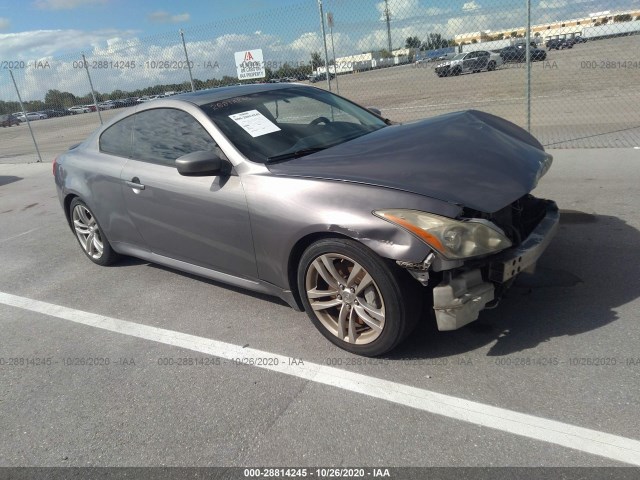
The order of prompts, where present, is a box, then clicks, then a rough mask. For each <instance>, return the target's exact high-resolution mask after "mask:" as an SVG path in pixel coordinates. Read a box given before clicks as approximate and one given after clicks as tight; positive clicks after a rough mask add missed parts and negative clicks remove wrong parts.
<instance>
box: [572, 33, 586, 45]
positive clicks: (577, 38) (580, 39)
mask: <svg viewBox="0 0 640 480" xmlns="http://www.w3.org/2000/svg"><path fill="white" fill-rule="evenodd" d="M573 43H587V39H586V38H584V37H583V36H581V35H576V36H575V37H573Z"/></svg>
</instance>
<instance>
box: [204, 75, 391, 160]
mask: <svg viewBox="0 0 640 480" xmlns="http://www.w3.org/2000/svg"><path fill="white" fill-rule="evenodd" d="M201 108H202V110H204V112H205V113H206V114H207V115H208V116H209V117H210V118H211V120H213V122H214V123H215V124H216V125H217V126H218V128H220V130H222V132H223V133H224V134H225V135H226V136H227V138H228V139H229V140H230V141H231V142H232V143H233V144H234V145H235V146H236V147H237V148H238V150H240V151H241V152H242V153H243V154H244V155H245V156H246V157H247V158H248V159H249V160H252V161H254V162H260V163H267V162H273V161H282V160H287V159H289V158H296V157H300V156H304V155H308V154H311V153H313V152H317V151H319V150H323V149H325V148H329V147H332V146H334V145H338V144H340V143H343V142H347V141H349V140H353V139H354V138H358V137H360V136H362V135H366V134H368V133H371V132H374V131H376V130H379V129H381V128H383V127H385V126H386V125H387V124H386V123H385V122H384V120H382V119H380V118H379V117H377V116H376V115H374V114H372V113H371V112H369V111H368V110H366V109H364V108H362V107H359V106H357V105H355V104H353V103H351V102H349V101H348V100H345V99H343V98H340V97H338V96H336V95H333V94H332V93H330V92H326V91H324V90H320V89H317V88H310V87H290V88H283V89H277V90H268V91H264V92H258V93H253V94H250V95H240V96H236V97H232V98H228V99H225V100H221V101H217V102H213V103H209V104H206V105H203V106H202V107H201Z"/></svg>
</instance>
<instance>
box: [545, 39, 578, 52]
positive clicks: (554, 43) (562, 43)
mask: <svg viewBox="0 0 640 480" xmlns="http://www.w3.org/2000/svg"><path fill="white" fill-rule="evenodd" d="M545 46H546V47H547V49H548V50H553V49H556V50H562V49H565V48H573V43H572V42H568V41H567V39H566V38H554V39H551V40H548V41H547V43H546V44H545Z"/></svg>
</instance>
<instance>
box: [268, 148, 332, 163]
mask: <svg viewBox="0 0 640 480" xmlns="http://www.w3.org/2000/svg"><path fill="white" fill-rule="evenodd" d="M326 148H328V147H326V146H325V147H310V148H301V149H300V150H295V151H293V152H287V153H281V154H280V155H274V156H272V157H269V158H267V162H268V163H270V162H278V161H280V160H289V159H290V158H298V157H304V156H305V155H310V154H312V153H316V152H319V151H320V150H324V149H326Z"/></svg>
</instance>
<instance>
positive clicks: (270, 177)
mask: <svg viewBox="0 0 640 480" xmlns="http://www.w3.org/2000/svg"><path fill="white" fill-rule="evenodd" d="M277 88H313V87H306V86H293V87H292V85H290V84H289V85H286V86H281V85H277V84H271V85H253V86H247V87H231V88H220V89H214V90H211V91H206V92H198V93H193V94H185V95H179V96H175V97H172V98H171V99H167V100H154V101H153V102H147V103H146V104H144V105H140V106H138V107H136V108H135V109H131V110H130V111H129V112H123V113H122V114H120V115H118V116H117V117H115V118H114V119H113V120H112V121H111V122H109V123H108V124H106V125H105V126H104V127H102V128H100V129H99V130H97V131H96V132H95V133H94V134H93V135H92V136H91V137H89V138H88V139H87V140H86V141H85V142H83V143H82V144H81V145H80V146H78V147H77V148H74V149H73V150H70V151H69V152H66V153H65V154H62V155H61V156H59V157H58V159H57V162H58V167H57V169H56V184H57V187H58V191H59V197H60V200H61V202H62V203H63V205H68V202H69V198H71V196H79V197H81V198H82V199H83V200H84V201H85V202H86V203H87V204H88V206H89V208H90V209H91V210H92V211H93V212H94V214H95V216H96V218H97V219H98V221H99V223H100V226H101V228H102V230H103V232H104V233H105V235H106V236H107V238H108V239H109V240H110V242H112V245H113V248H114V250H116V251H118V252H120V253H124V254H130V255H134V256H138V257H141V258H144V259H147V260H150V261H154V262H157V263H160V264H163V265H167V266H170V267H172V268H177V269H180V270H185V271H189V272H191V273H196V274H198V275H203V276H205V277H208V278H213V279H216V280H220V281H223V282H226V283H231V284H234V285H239V286H242V287H246V288H249V289H252V290H256V291H262V292H266V293H270V294H273V295H277V296H279V297H281V298H283V299H284V300H285V301H287V302H288V303H289V304H290V305H292V306H294V307H296V306H297V307H299V303H298V302H297V301H296V298H295V295H294V294H292V290H295V280H294V278H295V277H294V275H293V274H294V272H295V267H296V266H297V262H296V258H295V255H296V254H301V253H302V251H301V250H302V249H303V248H304V247H305V246H306V245H308V244H309V243H310V242H312V241H313V239H315V238H317V237H318V236H321V235H342V236H345V237H349V238H352V239H354V240H357V241H359V242H361V243H363V244H364V245H366V246H368V247H369V248H371V249H372V250H373V251H375V252H376V253H377V254H379V255H380V256H382V257H385V258H390V259H393V260H403V261H409V262H421V261H422V260H424V258H425V257H426V256H427V255H428V253H429V252H430V248H429V247H428V246H427V245H426V244H425V243H424V242H423V241H421V240H419V239H418V238H417V237H415V236H414V235H412V234H410V233H408V232H407V231H405V230H404V229H401V228H399V227H397V226H395V225H393V224H391V223H389V222H386V221H385V220H382V219H380V218H378V217H376V216H374V215H373V214H372V212H373V211H374V210H376V209H385V208H409V209H416V210H422V211H428V212H432V213H436V214H439V215H444V216H447V217H452V218H454V217H457V216H458V215H460V213H461V211H462V209H461V205H470V204H472V205H477V206H479V205H481V204H480V203H478V202H480V201H481V200H480V198H481V196H482V192H485V194H486V193H487V189H488V188H489V189H495V190H496V192H498V193H496V192H493V191H492V193H491V194H490V195H488V196H489V197H490V198H491V201H490V203H487V204H484V203H483V204H482V205H483V206H485V207H487V206H490V207H491V208H493V207H494V206H496V205H498V204H500V203H501V202H502V204H501V205H499V206H500V207H502V206H505V205H506V204H508V203H509V202H510V201H511V199H512V197H513V195H514V194H516V193H517V192H519V191H523V192H524V193H526V192H525V190H526V188H527V186H530V185H531V183H532V178H533V176H534V172H535V171H539V170H540V168H541V167H540V165H541V162H542V159H541V157H543V156H544V155H545V154H544V153H543V152H541V150H540V149H541V147H540V146H539V144H538V143H537V142H536V141H535V139H533V137H530V136H529V135H528V134H527V133H526V132H524V131H523V130H522V129H520V128H519V127H516V126H515V125H513V124H511V123H509V122H506V121H504V120H502V119H499V118H498V117H494V116H491V115H488V114H481V113H480V112H472V113H465V114H461V115H459V116H458V117H455V116H453V117H451V116H449V117H447V118H449V120H446V121H443V120H441V121H440V123H439V122H438V121H435V120H434V121H433V122H432V123H430V124H429V123H427V124H426V128H427V130H429V131H430V132H432V133H433V132H434V131H435V130H434V127H433V125H436V126H437V125H444V126H447V129H448V131H449V136H448V139H449V140H450V141H451V140H452V138H454V137H455V135H457V136H458V137H459V139H462V140H464V146H463V147H460V146H459V145H457V146H456V148H453V146H452V145H451V143H449V142H445V144H448V145H449V147H448V148H449V149H450V151H451V154H450V155H449V156H447V155H446V150H447V147H446V146H441V147H439V148H438V149H437V152H438V155H437V156H435V157H433V158H434V160H433V163H430V164H428V163H427V162H426V161H425V160H424V158H425V157H428V158H429V159H431V158H432V157H431V155H430V154H429V150H428V149H425V146H424V145H421V146H420V147H419V148H415V149H404V150H403V151H402V153H401V155H400V156H396V155H394V152H393V151H391V150H390V149H389V148H388V146H387V145H386V143H387V142H393V138H394V134H395V132H397V133H398V135H401V136H402V137H403V138H404V139H405V141H406V140H408V139H409V138H410V135H412V134H413V135H418V136H419V138H420V140H421V141H422V140H424V139H423V137H425V135H424V134H423V133H421V132H422V128H425V125H424V124H420V123H419V124H414V125H406V126H404V127H387V128H384V129H382V130H381V131H380V133H382V135H381V136H373V137H371V138H370V139H368V138H367V137H370V135H371V134H369V135H367V136H365V137H361V139H359V140H360V142H358V143H356V144H355V145H360V147H355V148H351V144H353V141H352V142H348V143H347V144H344V145H343V146H338V147H333V148H332V149H329V150H327V151H325V152H323V153H321V154H319V155H314V157H313V158H309V157H306V158H301V159H300V160H299V161H294V162H291V165H290V166H289V167H287V166H286V165H287V162H283V163H280V164H278V165H270V166H269V168H267V166H265V165H261V164H256V163H254V162H251V161H249V160H248V159H246V158H245V157H244V156H243V155H242V154H240V152H239V151H238V150H237V149H236V148H235V147H234V146H233V145H232V144H231V143H230V142H229V141H228V139H226V137H225V136H224V135H223V134H222V133H221V132H220V131H219V129H218V128H217V127H216V126H215V124H214V123H213V122H212V121H211V120H210V119H209V118H208V117H207V116H206V115H205V114H204V112H202V111H201V110H200V109H199V108H198V107H197V105H202V104H205V103H210V102H213V101H217V100H221V99H225V98H229V97H231V96H235V95H242V94H247V93H255V92H259V91H262V90H272V89H277ZM160 107H172V108H179V109H182V110H184V111H186V112H189V113H191V114H192V115H193V116H194V117H195V118H196V119H197V120H198V121H199V122H200V123H201V124H202V125H203V127H204V128H205V129H206V130H207V131H208V132H209V133H210V134H211V136H212V137H213V139H214V140H215V141H216V143H217V144H218V145H219V146H220V147H221V149H222V150H223V152H224V154H225V155H226V157H227V158H228V159H229V161H230V163H231V164H232V165H233V167H234V168H233V171H232V172H231V173H230V174H228V175H223V176H218V177H203V178H193V177H180V176H179V175H178V174H177V173H176V172H175V171H172V172H171V173H170V174H168V175H166V176H164V175H163V173H162V172H167V170H161V169H169V170H172V169H171V167H158V168H156V166H155V165H150V164H144V165H136V164H138V163H142V162H137V161H135V160H133V161H132V160H128V159H124V158H120V157H114V156H112V155H107V154H103V153H100V152H99V150H98V138H99V135H100V133H101V132H102V131H104V130H105V129H106V128H108V127H109V126H110V125H111V124H113V123H115V122H116V121H118V120H119V119H121V118H124V117H125V116H127V115H130V114H132V113H134V111H141V110H146V109H150V108H160ZM456 118H457V120H456ZM456 121H457V122H458V128H459V129H460V130H459V131H457V133H456V132H454V131H455V130H456V128H455V123H456ZM430 125H431V126H430ZM464 128H469V130H468V131H466V132H465V131H463V130H464ZM387 132H388V133H387ZM454 133H455V135H454ZM487 135H488V136H489V137H491V138H492V139H493V140H494V141H495V140H499V141H500V144H501V145H503V146H504V148H507V149H508V150H509V153H510V154H511V155H513V156H512V157H510V158H511V159H515V160H514V161H516V162H521V163H520V167H517V168H516V169H515V170H516V174H515V176H512V177H511V178H510V181H511V182H512V185H510V187H509V188H508V189H507V191H506V192H504V193H500V192H501V191H502V186H499V187H498V188H496V185H499V182H500V180H501V177H499V178H498V179H494V181H493V182H492V179H491V177H490V174H487V173H486V172H484V173H483V170H484V169H483V165H482V164H483V163H484V162H485V158H484V156H483V158H482V160H481V162H478V163H477V164H476V167H475V169H474V171H475V172H476V173H477V174H478V175H479V176H478V177H476V178H477V183H476V184H474V183H473V177H472V176H468V177H465V188H464V189H460V188H457V186H456V185H457V182H458V178H456V175H455V174H453V175H446V169H447V166H450V165H451V163H452V161H453V160H458V159H460V158H462V157H463V156H464V155H465V154H467V155H469V154H471V155H473V157H474V158H477V153H483V154H486V153H490V154H499V151H498V149H495V148H492V149H490V150H488V151H482V150H478V145H477V144H476V143H475V141H478V142H480V144H481V145H482V146H483V148H484V147H486V148H488V147H489V145H487V143H486V142H484V141H483V140H482V137H483V136H487ZM414 143H417V140H416V139H415V138H414ZM427 143H428V145H430V146H432V147H434V148H435V145H436V143H437V142H435V141H434V142H432V143H429V142H428V141H427ZM362 144H364V145H365V146H366V148H365V149H364V150H363V149H361V148H362ZM376 145H377V148H379V149H381V150H384V151H386V152H387V153H386V154H387V155H388V156H389V158H390V159H392V160H390V161H388V162H387V164H386V165H385V163H384V162H383V155H382V154H376ZM394 146H395V148H398V147H399V145H398V144H397V143H394ZM336 148H338V149H339V150H343V153H344V154H345V155H348V156H349V158H350V160H351V162H356V163H357V162H361V165H362V168H360V169H359V170H360V173H361V176H360V177H358V176H357V170H358V168H357V166H352V165H349V164H346V165H345V162H339V161H338V159H337V155H336V156H334V158H333V160H331V157H332V150H334V149H336ZM359 148H360V155H358V154H357V151H358V149H359ZM412 152H413V153H414V154H419V155H418V156H417V157H416V162H415V165H413V166H412V165H411V162H410V159H409V157H410V155H411V153H412ZM520 157H522V158H524V160H518V158H520ZM322 158H324V159H325V160H327V162H328V163H327V166H328V168H329V170H328V171H330V172H331V173H330V174H322V172H321V170H320V166H321V163H322V161H321V159H322ZM305 160H310V164H309V165H308V167H309V168H308V170H307V172H311V174H310V175H302V174H301V170H300V169H302V170H304V169H305V163H304V161H305ZM491 162H492V160H489V163H491ZM499 162H501V163H499V165H500V166H501V167H502V168H508V167H509V164H508V163H507V162H508V158H507V156H504V155H501V156H500V160H499ZM434 164H438V165H439V166H438V168H437V169H434ZM527 165H528V166H527ZM536 165H537V167H536ZM340 166H341V167H342V168H343V169H344V170H343V174H340V173H339V169H340ZM470 166H471V165H469V164H468V163H467V168H469V167H470ZM372 167H375V168H381V169H382V170H383V171H382V172H380V173H381V174H379V175H377V176H375V175H372V174H371V172H370V171H369V170H370V169H371V168H372ZM394 167H395V168H394ZM424 168H428V169H429V168H430V169H431V170H430V172H431V173H430V174H433V173H434V172H440V174H439V176H438V182H439V185H438V189H437V191H438V193H437V194H436V192H435V190H433V191H430V190H429V189H428V188H427V187H424V188H422V189H421V188H418V186H417V185H418V183H420V182H424V183H428V182H429V175H427V174H425V173H422V172H423V170H424ZM457 173H462V172H457ZM498 173H499V172H497V171H496V170H495V168H494V169H493V173H492V174H498ZM134 176H135V177H139V179H140V183H144V182H150V186H152V188H150V190H149V192H152V194H151V195H149V198H146V197H143V196H140V195H141V194H144V193H145V190H146V189H145V190H143V191H141V192H138V193H136V192H135V191H134V190H135V189H133V188H132V187H130V186H128V185H127V184H126V183H125V182H126V181H130V180H131V179H132V178H133V177H134ZM301 176H309V177H312V178H300V177H301ZM412 176H413V177H417V178H419V180H420V182H416V183H415V184H414V185H411V186H410V187H407V186H404V187H403V185H402V182H403V179H404V181H407V180H408V179H410V177H412ZM129 177H131V178H129ZM385 178H386V180H385ZM161 179H162V180H163V182H165V183H166V185H165V186H164V187H163V188H162V190H161V191H160V190H156V189H158V188H160V187H159V183H160V180H161ZM149 192H147V193H149ZM243 192H244V195H245V196H244V198H243V194H242V193H243ZM446 192H450V193H451V195H450V196H449V197H447V195H446ZM465 192H466V194H465ZM154 193H156V195H154ZM465 195H466V196H465ZM136 197H139V198H136ZM434 197H440V198H434ZM137 200H141V201H137ZM466 200H469V201H470V202H471V203H470V204H469V203H468V202H467V201H466ZM245 202H246V206H245ZM136 204H137V205H136ZM143 204H144V206H142V205H143ZM167 205H171V208H170V212H158V211H154V208H166V207H167ZM67 214H68V212H67ZM196 220H197V221H196ZM165 235H168V237H166V238H157V236H160V237H162V236H165ZM187 247H191V248H192V249H193V251H192V252H189V248H187Z"/></svg>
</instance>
